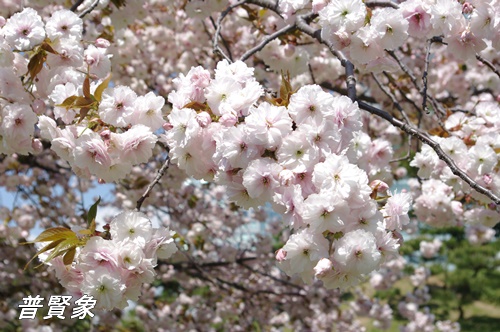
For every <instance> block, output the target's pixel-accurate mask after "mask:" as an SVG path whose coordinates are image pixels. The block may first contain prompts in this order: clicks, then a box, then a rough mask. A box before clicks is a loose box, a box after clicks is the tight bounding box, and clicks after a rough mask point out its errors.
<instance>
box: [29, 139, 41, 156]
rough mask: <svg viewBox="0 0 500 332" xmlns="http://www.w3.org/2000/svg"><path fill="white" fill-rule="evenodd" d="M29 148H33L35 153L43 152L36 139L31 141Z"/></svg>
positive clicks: (39, 142)
mask: <svg viewBox="0 0 500 332" xmlns="http://www.w3.org/2000/svg"><path fill="white" fill-rule="evenodd" d="M31 147H32V148H33V150H35V153H40V152H42V151H43V144H42V142H41V141H40V140H39V139H38V138H35V139H33V141H31Z"/></svg>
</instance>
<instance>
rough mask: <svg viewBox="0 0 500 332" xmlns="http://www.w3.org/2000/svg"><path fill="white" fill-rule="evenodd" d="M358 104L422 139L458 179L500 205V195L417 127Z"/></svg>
mask: <svg viewBox="0 0 500 332" xmlns="http://www.w3.org/2000/svg"><path fill="white" fill-rule="evenodd" d="M358 105H359V107H360V108H361V109H363V110H365V111H368V112H370V113H372V114H375V115H377V116H380V117H381V118H383V119H385V120H387V121H389V122H390V123H391V124H392V125H393V126H395V127H398V128H399V129H401V130H402V131H404V132H405V133H407V134H409V135H412V136H414V137H416V138H417V139H419V140H420V141H422V142H423V143H425V144H427V145H429V146H430V147H431V148H432V149H433V150H434V151H435V152H436V154H437V155H438V157H439V159H441V160H442V161H444V162H445V163H446V165H448V167H449V168H450V169H451V171H452V173H453V174H455V175H456V176H458V177H459V178H460V179H462V180H464V181H465V182H466V183H467V184H468V185H469V186H471V188H473V189H474V190H476V191H477V192H479V193H481V194H483V195H485V196H487V197H488V198H490V199H491V200H492V201H493V202H494V203H495V204H496V205H497V207H499V206H500V197H498V196H496V195H495V194H493V193H492V192H491V191H490V190H488V189H486V188H485V187H483V186H481V185H480V184H478V183H477V182H475V181H474V180H473V179H472V178H471V177H470V176H469V175H467V173H465V172H464V171H463V170H461V169H460V168H458V166H457V165H456V164H455V162H454V161H453V159H451V158H450V156H448V155H447V154H446V153H445V152H444V151H443V149H442V148H441V146H440V145H439V144H438V143H437V142H436V141H434V140H433V139H431V138H430V137H428V136H427V135H426V134H424V133H422V132H421V131H420V130H418V129H417V128H414V127H412V126H409V125H407V124H406V123H404V122H402V121H400V120H398V119H396V118H394V117H393V116H392V115H390V114H389V113H387V112H385V111H383V110H381V109H378V108H376V107H374V106H371V105H369V104H366V103H364V102H362V101H358Z"/></svg>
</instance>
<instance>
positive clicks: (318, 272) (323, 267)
mask: <svg viewBox="0 0 500 332" xmlns="http://www.w3.org/2000/svg"><path fill="white" fill-rule="evenodd" d="M332 270H333V263H332V261H331V260H329V259H328V258H322V259H320V260H319V262H318V264H316V266H315V267H314V275H315V276H316V278H318V279H321V278H322V277H325V276H327V275H328V274H329V273H330V272H332Z"/></svg>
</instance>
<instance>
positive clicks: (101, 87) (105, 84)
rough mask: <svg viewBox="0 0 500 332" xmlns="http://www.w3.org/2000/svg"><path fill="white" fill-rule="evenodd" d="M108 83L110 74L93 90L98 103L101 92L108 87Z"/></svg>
mask: <svg viewBox="0 0 500 332" xmlns="http://www.w3.org/2000/svg"><path fill="white" fill-rule="evenodd" d="M109 81H111V74H109V75H108V77H107V78H106V79H105V80H104V81H102V83H101V84H99V86H98V87H97V88H96V89H95V93H94V97H95V99H96V100H97V101H98V102H100V101H101V99H102V92H103V91H104V89H106V88H107V87H108V84H109Z"/></svg>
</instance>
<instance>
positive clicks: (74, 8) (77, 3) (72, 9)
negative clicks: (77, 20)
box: [69, 0, 85, 12]
mask: <svg viewBox="0 0 500 332" xmlns="http://www.w3.org/2000/svg"><path fill="white" fill-rule="evenodd" d="M84 1H85V0H78V1H76V2H75V3H74V4H73V6H71V8H70V9H69V10H71V11H72V12H74V11H76V9H77V8H78V7H79V6H80V5H81V4H82V3H83V2H84Z"/></svg>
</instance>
